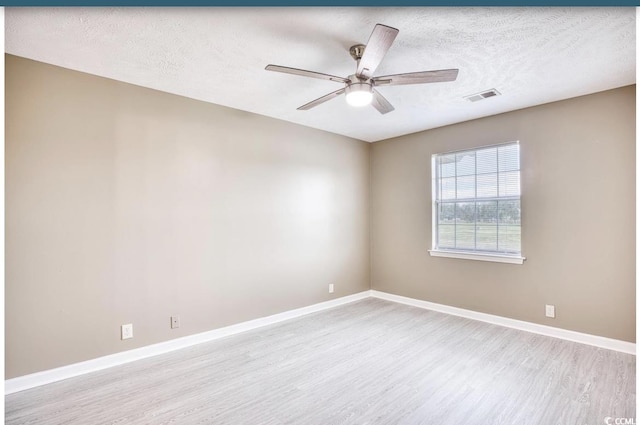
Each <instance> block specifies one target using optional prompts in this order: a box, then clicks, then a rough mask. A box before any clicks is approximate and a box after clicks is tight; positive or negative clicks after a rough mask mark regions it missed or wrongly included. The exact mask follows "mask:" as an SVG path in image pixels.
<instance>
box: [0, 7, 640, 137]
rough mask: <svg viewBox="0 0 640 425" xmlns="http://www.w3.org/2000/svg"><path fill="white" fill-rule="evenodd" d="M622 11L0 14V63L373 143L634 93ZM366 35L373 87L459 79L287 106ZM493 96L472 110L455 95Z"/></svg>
mask: <svg viewBox="0 0 640 425" xmlns="http://www.w3.org/2000/svg"><path fill="white" fill-rule="evenodd" d="M635 13H636V12H635V9H634V8H593V9H591V8H516V9H511V8H377V9H372V8H230V9H226V8H204V9H202V8H191V9H188V8H167V9H152V8H123V9H102V8H88V9H81V8H63V9H51V8H45V9H37V8H20V9H13V8H7V9H5V48H6V52H7V53H11V54H14V55H18V56H23V57H26V58H31V59H35V60H38V61H42V62H46V63H51V64H54V65H59V66H63V67H66V68H71V69H75V70H78V71H83V72H87V73H91V74H95V75H100V76H103V77H108V78H112V79H115V80H120V81H124V82H128V83H132V84H137V85H140V86H144V87H150V88H153V89H157V90H162V91H166V92H169V93H175V94H179V95H183V96H187V97H190V98H194V99H199V100H203V101H206V102H211V103H215V104H219V105H224V106H228V107H232V108H237V109H241V110H245V111H250V112H254V113H257V114H262V115H266V116H270V117H273V118H279V119H283V120H286V121H290V122H294V123H298V124H302V125H305V126H309V127H314V128H318V129H322V130H326V131H330V132H333V133H338V134H343V135H346V136H351V137H354V138H357V139H360V140H366V141H377V140H382V139H387V138H391V137H395V136H400V135H403V134H408V133H413V132H416V131H421V130H426V129H430V128H434V127H439V126H443V125H447V124H453V123H457V122H461V121H466V120H470V119H474V118H480V117H483V116H487V115H493V114H497V113H502V112H507V111H510V110H515V109H520V108H524V107H528V106H533V105H538V104H542V103H547V102H552V101H557V100H561V99H566V98H570V97H575V96H580V95H584V94H589V93H594V92H598V91H602V90H607V89H611V88H616V87H621V86H625V85H629V84H634V83H635V65H636V58H635V51H636V50H635ZM376 23H382V24H385V25H388V26H392V27H395V28H398V29H399V30H400V33H399V35H398V37H397V38H396V41H395V43H394V44H393V46H392V47H391V49H390V50H389V52H388V54H387V56H386V57H385V59H384V60H383V62H382V64H381V65H380V66H379V67H378V69H377V70H376V72H375V75H387V74H397V73H403V72H416V71H423V70H432V69H443V68H459V69H460V73H459V75H458V79H457V81H455V82H448V83H435V84H424V85H409V86H393V87H380V88H379V91H380V92H381V93H382V94H383V95H384V96H385V97H386V98H387V99H388V100H389V101H390V102H391V103H392V104H393V105H394V106H395V108H396V109H395V111H393V112H391V113H389V114H386V115H380V114H379V113H378V112H377V111H376V110H375V109H373V108H372V107H366V108H352V107H349V106H348V105H346V103H345V101H344V97H339V98H336V99H333V100H331V101H329V102H326V103H324V104H322V105H320V106H318V107H316V108H314V109H311V110H309V111H297V110H296V108H297V107H298V106H301V105H303V104H305V103H307V102H309V101H311V100H313V99H316V98H318V97H320V96H322V95H324V94H327V93H329V92H331V91H334V90H337V89H339V88H340V87H341V86H340V85H339V84H338V83H334V82H331V81H322V80H316V79H310V78H304V77H299V76H294V75H285V74H279V73H275V72H268V71H265V70H264V67H265V66H266V65H267V64H270V63H272V64H277V65H284V66H289V67H294V68H303V69H308V70H313V71H318V72H323V73H328V74H333V75H338V76H347V75H350V74H353V73H354V71H355V61H353V59H352V58H351V56H349V53H348V49H349V47H350V46H351V45H353V44H356V43H366V42H367V40H368V38H369V35H370V33H371V31H372V30H373V27H374V25H375V24H376ZM491 88H496V89H497V90H498V91H499V92H501V93H502V96H500V97H493V98H489V99H485V100H482V101H479V102H473V103H472V102H469V101H467V100H464V99H463V96H466V95H470V94H474V93H477V92H480V91H484V90H486V89H491Z"/></svg>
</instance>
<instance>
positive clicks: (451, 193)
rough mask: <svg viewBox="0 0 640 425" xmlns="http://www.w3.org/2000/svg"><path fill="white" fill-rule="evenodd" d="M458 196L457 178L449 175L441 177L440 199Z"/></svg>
mask: <svg viewBox="0 0 640 425" xmlns="http://www.w3.org/2000/svg"><path fill="white" fill-rule="evenodd" d="M455 198H456V178H455V177H447V178H446V179H440V199H455Z"/></svg>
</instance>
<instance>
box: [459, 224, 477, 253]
mask: <svg viewBox="0 0 640 425" xmlns="http://www.w3.org/2000/svg"><path fill="white" fill-rule="evenodd" d="M475 244H476V241H475V225H474V224H458V225H456V248H464V249H474V248H475Z"/></svg>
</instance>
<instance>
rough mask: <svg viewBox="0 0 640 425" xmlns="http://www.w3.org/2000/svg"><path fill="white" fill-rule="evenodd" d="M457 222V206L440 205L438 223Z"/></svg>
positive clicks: (452, 204) (450, 204)
mask: <svg viewBox="0 0 640 425" xmlns="http://www.w3.org/2000/svg"><path fill="white" fill-rule="evenodd" d="M455 222H456V204H454V203H445V204H440V205H438V223H440V224H446V223H451V224H453V223H455Z"/></svg>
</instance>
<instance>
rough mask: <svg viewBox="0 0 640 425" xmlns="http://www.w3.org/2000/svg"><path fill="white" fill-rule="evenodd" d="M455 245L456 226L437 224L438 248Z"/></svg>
mask: <svg viewBox="0 0 640 425" xmlns="http://www.w3.org/2000/svg"><path fill="white" fill-rule="evenodd" d="M455 247H456V226H455V225H454V224H440V225H439V226H438V248H455Z"/></svg>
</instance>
